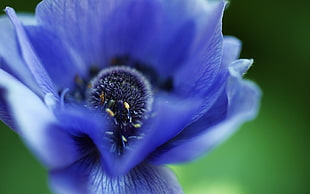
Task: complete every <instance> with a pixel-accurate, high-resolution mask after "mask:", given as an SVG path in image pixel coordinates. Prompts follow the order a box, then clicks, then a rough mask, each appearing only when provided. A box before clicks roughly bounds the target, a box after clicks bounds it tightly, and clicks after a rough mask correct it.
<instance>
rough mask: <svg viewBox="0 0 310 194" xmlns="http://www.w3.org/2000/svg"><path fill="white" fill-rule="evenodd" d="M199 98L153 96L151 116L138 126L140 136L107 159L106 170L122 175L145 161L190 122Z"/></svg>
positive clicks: (198, 104) (197, 107) (196, 108)
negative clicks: (118, 156)
mask: <svg viewBox="0 0 310 194" xmlns="http://www.w3.org/2000/svg"><path fill="white" fill-rule="evenodd" d="M201 101H202V100H201V99H191V100H183V99H178V98H175V97H171V96H170V97H169V96H160V97H157V98H156V100H155V103H156V104H155V106H154V107H155V110H154V115H153V117H151V118H150V119H149V121H146V122H145V123H144V124H143V126H142V128H141V130H142V131H143V133H144V135H143V138H142V139H140V140H138V141H136V142H135V144H134V145H132V146H130V149H128V150H127V151H126V153H125V154H124V156H123V157H122V158H121V159H120V160H108V162H109V163H107V164H106V165H107V173H108V174H112V175H120V174H124V173H126V172H128V171H129V170H130V169H131V168H133V167H134V166H136V165H137V164H139V163H140V162H142V161H143V160H145V158H146V157H147V156H148V155H149V154H150V153H151V152H153V151H154V150H155V149H156V148H157V147H159V146H160V145H162V144H164V143H165V142H166V141H168V140H169V139H171V138H173V137H174V136H176V135H177V134H178V133H180V132H181V131H182V129H183V128H184V127H185V126H186V125H188V124H189V123H190V122H191V121H192V118H193V117H194V116H195V113H196V112H197V111H198V110H199V109H200V104H201ZM111 161H112V162H111Z"/></svg>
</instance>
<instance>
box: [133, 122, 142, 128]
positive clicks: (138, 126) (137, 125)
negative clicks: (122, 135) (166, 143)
mask: <svg viewBox="0 0 310 194" xmlns="http://www.w3.org/2000/svg"><path fill="white" fill-rule="evenodd" d="M133 126H134V127H135V128H140V127H141V126H142V125H141V124H139V123H137V124H133Z"/></svg>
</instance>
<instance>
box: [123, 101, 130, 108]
mask: <svg viewBox="0 0 310 194" xmlns="http://www.w3.org/2000/svg"><path fill="white" fill-rule="evenodd" d="M124 107H125V108H126V109H127V110H128V109H129V108H130V106H129V104H128V102H124Z"/></svg>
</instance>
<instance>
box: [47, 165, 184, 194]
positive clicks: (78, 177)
mask: <svg viewBox="0 0 310 194" xmlns="http://www.w3.org/2000/svg"><path fill="white" fill-rule="evenodd" d="M50 185H51V187H52V189H53V190H54V192H55V193H65V194H71V193H72V194H84V193H87V194H96V193H119V194H122V193H124V194H125V193H127V194H136V193H143V194H151V193H156V194H163V193H171V194H180V193H183V191H182V188H181V187H180V185H179V183H178V181H177V179H176V177H175V176H174V174H173V173H172V172H171V171H170V170H169V169H168V168H165V167H159V166H153V165H150V164H145V163H144V164H140V165H139V166H137V167H136V168H134V169H132V170H131V171H130V172H129V173H128V174H126V175H123V176H117V177H109V176H107V174H106V173H105V172H104V170H103V169H102V167H101V165H100V163H93V164H89V163H88V162H85V161H83V162H82V161H80V162H78V163H76V164H74V165H72V166H70V167H68V168H64V169H59V170H54V171H51V172H50Z"/></svg>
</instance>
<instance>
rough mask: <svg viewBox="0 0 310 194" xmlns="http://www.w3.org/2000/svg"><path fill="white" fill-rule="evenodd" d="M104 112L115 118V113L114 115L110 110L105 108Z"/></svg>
mask: <svg viewBox="0 0 310 194" xmlns="http://www.w3.org/2000/svg"><path fill="white" fill-rule="evenodd" d="M105 111H106V112H107V113H108V114H109V115H110V116H111V117H114V116H115V113H114V112H113V111H112V110H111V109H109V108H107V109H105Z"/></svg>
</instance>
